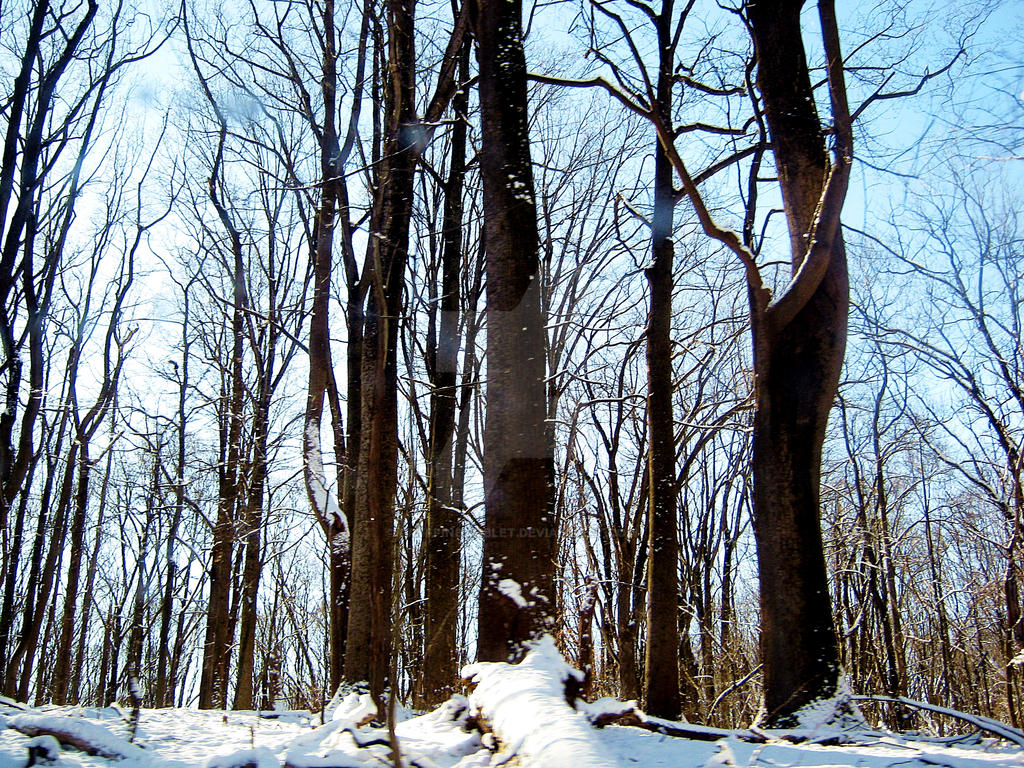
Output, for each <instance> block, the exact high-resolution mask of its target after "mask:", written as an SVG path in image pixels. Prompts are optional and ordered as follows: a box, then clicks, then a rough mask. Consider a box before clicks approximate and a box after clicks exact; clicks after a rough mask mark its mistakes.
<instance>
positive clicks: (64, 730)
mask: <svg viewBox="0 0 1024 768" xmlns="http://www.w3.org/2000/svg"><path fill="white" fill-rule="evenodd" d="M7 727H8V728H13V729H14V730H16V731H20V732H21V733H23V734H25V735H26V736H53V737H54V738H55V739H57V741H59V742H60V743H61V744H63V745H64V746H66V747H72V748H73V749H77V750H79V751H81V752H85V753H86V754H87V755H95V756H97V757H108V758H114V759H116V760H132V761H134V762H135V763H136V764H139V763H148V762H150V757H151V756H150V754H149V753H148V752H146V751H145V750H144V749H141V748H140V747H137V746H135V745H134V744H129V743H128V742H127V741H125V740H124V739H122V738H120V737H118V736H115V735H114V734H112V733H111V732H110V731H108V730H107V729H106V728H104V727H103V726H101V725H96V724H95V723H90V722H88V721H87V720H82V719H80V718H75V717H61V716H59V715H15V716H14V717H8V718H7Z"/></svg>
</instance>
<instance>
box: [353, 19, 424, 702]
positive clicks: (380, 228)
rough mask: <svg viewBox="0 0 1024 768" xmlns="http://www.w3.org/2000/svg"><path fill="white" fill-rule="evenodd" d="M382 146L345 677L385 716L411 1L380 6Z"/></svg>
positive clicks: (409, 183) (407, 209)
mask: <svg viewBox="0 0 1024 768" xmlns="http://www.w3.org/2000/svg"><path fill="white" fill-rule="evenodd" d="M386 7H387V22H388V31H389V36H390V37H389V43H388V72H389V82H388V86H389V87H388V88H387V90H386V97H385V100H384V101H385V105H384V106H385V116H386V130H387V133H386V140H385V145H384V154H383V159H382V161H381V165H380V172H379V175H378V188H377V191H376V195H375V198H376V199H375V201H374V212H373V218H372V222H371V226H370V243H369V247H368V251H367V261H366V266H365V267H364V270H365V274H366V275H367V276H368V278H369V280H368V282H369V286H370V287H369V291H368V295H367V302H366V314H365V319H364V323H363V340H362V344H363V349H362V352H363V359H362V368H361V382H362V391H361V394H360V398H361V414H362V424H361V436H360V446H359V464H358V466H359V470H358V472H357V473H356V474H357V477H356V489H355V516H354V520H353V545H352V586H351V591H350V597H349V621H348V639H347V641H346V652H345V678H346V679H347V680H349V681H353V682H354V681H367V682H369V684H370V692H371V694H372V696H373V698H374V702H375V703H376V705H377V712H378V717H380V718H383V717H384V715H385V711H386V710H385V707H384V694H385V689H386V688H387V686H388V684H389V678H390V674H389V671H390V665H391V652H392V648H391V645H392V631H391V614H392V606H391V594H392V576H393V574H392V568H393V549H394V504H395V488H396V485H397V478H398V363H397V348H398V328H399V320H400V318H401V313H402V292H403V287H404V279H405V264H406V261H407V258H408V249H409V223H410V218H411V215H412V197H413V172H414V169H415V163H416V155H415V149H416V141H417V133H418V132H417V130H416V122H417V120H416V113H415V103H414V99H415V61H416V59H415V47H414V18H415V3H414V1H413V0H389V1H388V2H387V6H386Z"/></svg>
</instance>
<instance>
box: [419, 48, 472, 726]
mask: <svg viewBox="0 0 1024 768" xmlns="http://www.w3.org/2000/svg"><path fill="white" fill-rule="evenodd" d="M469 54H470V45H469V43H468V42H465V43H463V49H462V52H461V53H460V55H459V82H460V83H465V82H466V81H467V80H468V79H469ZM468 106H469V94H468V90H467V88H462V89H460V90H459V91H458V92H457V93H456V94H455V97H454V99H453V100H452V109H453V111H454V113H455V114H454V118H455V124H454V126H453V127H452V139H451V142H452V144H451V157H450V159H449V162H450V166H449V171H448V181H447V184H446V185H445V190H444V194H445V198H444V216H443V219H444V221H443V236H444V250H443V254H442V266H441V272H442V276H441V297H440V299H441V300H440V310H441V318H440V322H439V324H438V338H437V339H436V340H434V339H431V340H430V342H431V348H430V349H429V350H428V360H429V362H428V366H427V367H428V372H429V374H430V379H431V382H430V383H431V392H430V439H429V442H428V445H427V452H428V455H427V457H426V461H427V467H428V470H427V471H428V478H427V483H428V488H427V497H428V498H427V504H428V507H427V523H426V530H425V531H424V534H423V541H424V550H425V561H426V562H425V566H424V579H425V596H426V606H425V615H424V627H423V631H424V639H425V642H424V653H423V672H422V675H421V676H420V681H419V695H418V698H419V700H420V704H421V706H426V707H433V706H436V705H438V704H440V703H441V702H443V701H444V700H445V699H447V698H448V697H449V696H450V695H451V694H452V693H453V692H454V690H455V686H456V684H457V682H458V651H457V642H458V618H459V565H460V562H461V557H462V518H461V516H460V511H459V510H457V509H456V508H455V507H454V505H453V501H454V499H453V494H452V480H453V475H452V456H453V454H452V449H453V444H452V443H453V437H454V435H455V414H456V397H457V388H456V374H457V372H458V354H459V341H460V339H459V309H460V305H461V298H460V291H459V279H460V275H461V269H462V226H463V221H462V191H463V179H464V176H465V172H466V117H465V116H466V111H467V109H468Z"/></svg>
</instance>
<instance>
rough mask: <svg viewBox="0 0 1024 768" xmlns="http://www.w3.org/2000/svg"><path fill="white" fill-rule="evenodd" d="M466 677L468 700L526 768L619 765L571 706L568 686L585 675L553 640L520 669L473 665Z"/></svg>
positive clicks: (506, 749) (546, 641) (541, 644)
mask: <svg viewBox="0 0 1024 768" xmlns="http://www.w3.org/2000/svg"><path fill="white" fill-rule="evenodd" d="M517 586H518V585H517ZM520 599H521V598H520ZM462 674H463V676H464V677H467V678H471V679H472V681H473V682H474V683H476V688H475V689H474V690H473V693H472V694H471V695H470V698H469V701H470V704H471V705H472V707H473V709H474V710H475V711H476V712H477V713H478V716H479V717H480V718H481V719H483V720H484V721H485V722H487V723H489V724H490V726H491V727H492V728H493V730H494V733H495V734H496V735H497V736H498V738H499V743H500V746H501V749H502V751H503V752H505V753H506V754H508V755H509V756H511V755H518V756H519V760H520V765H521V766H523V768H561V766H569V765H572V764H574V763H575V764H577V765H585V766H590V767H592V768H604V767H605V766H607V767H608V768H613V767H614V766H618V765H620V762H619V761H618V760H616V759H614V758H613V757H612V756H611V755H609V754H608V752H607V750H605V749H604V748H603V747H602V745H601V743H600V738H599V735H598V732H597V731H596V730H595V729H594V728H593V727H592V726H591V724H590V721H589V720H588V719H587V716H586V713H584V712H581V711H578V710H576V709H573V708H572V707H571V706H569V703H568V702H567V701H566V693H565V690H566V686H565V684H566V682H567V681H568V680H570V679H571V678H575V680H576V681H577V682H582V680H583V676H582V675H581V674H580V673H579V672H578V671H577V670H575V669H573V668H572V667H571V666H569V665H568V664H567V663H566V662H565V660H563V659H562V656H561V654H560V653H559V652H558V649H557V648H556V647H555V641H554V640H553V639H552V638H551V637H550V636H549V635H546V636H544V637H543V638H541V639H540V640H538V641H537V642H536V643H535V644H534V645H533V647H532V648H531V649H530V651H529V652H528V653H527V654H526V657H525V658H524V659H523V660H522V661H521V662H520V663H519V664H505V663H500V662H484V663H479V664H471V665H469V666H467V667H466V668H465V669H463V671H462Z"/></svg>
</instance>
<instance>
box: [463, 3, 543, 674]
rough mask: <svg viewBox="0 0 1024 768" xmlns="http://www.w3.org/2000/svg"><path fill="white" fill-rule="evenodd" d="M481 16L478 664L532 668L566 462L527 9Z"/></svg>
mask: <svg viewBox="0 0 1024 768" xmlns="http://www.w3.org/2000/svg"><path fill="white" fill-rule="evenodd" d="M477 10H478V15H477V18H476V33H477V59H478V61H479V65H480V112H481V125H482V149H481V155H480V157H481V174H482V179H483V188H484V243H485V248H486V258H487V268H486V269H487V394H486V402H487V417H486V418H487V421H486V425H485V430H484V498H485V507H486V517H485V523H484V544H483V578H482V582H481V588H480V606H479V625H478V647H477V654H478V658H479V659H480V660H483V661H508V660H509V659H518V658H521V657H522V655H523V653H524V644H525V643H526V642H528V641H529V640H531V639H533V638H535V637H537V636H538V635H540V634H542V633H544V632H547V631H549V630H550V629H551V627H552V626H553V619H554V617H553V615H552V613H553V609H554V599H555V592H554V553H555V540H556V533H557V531H556V530H555V517H554V504H553V499H554V494H553V489H552V478H553V473H554V458H553V457H552V456H551V455H550V452H549V444H548V441H547V425H546V423H545V419H546V416H547V402H546V396H547V389H546V387H545V375H546V370H545V369H546V365H545V355H544V350H545V328H544V318H543V316H542V310H541V286H540V265H539V260H538V253H539V234H538V230H537V216H536V203H535V195H534V185H533V169H532V166H531V162H530V143H529V127H528V119H527V99H526V61H525V57H524V54H523V40H522V30H521V15H522V7H521V2H519V0H512V2H506V1H505V0H481V1H480V2H479V4H478V8H477Z"/></svg>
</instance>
